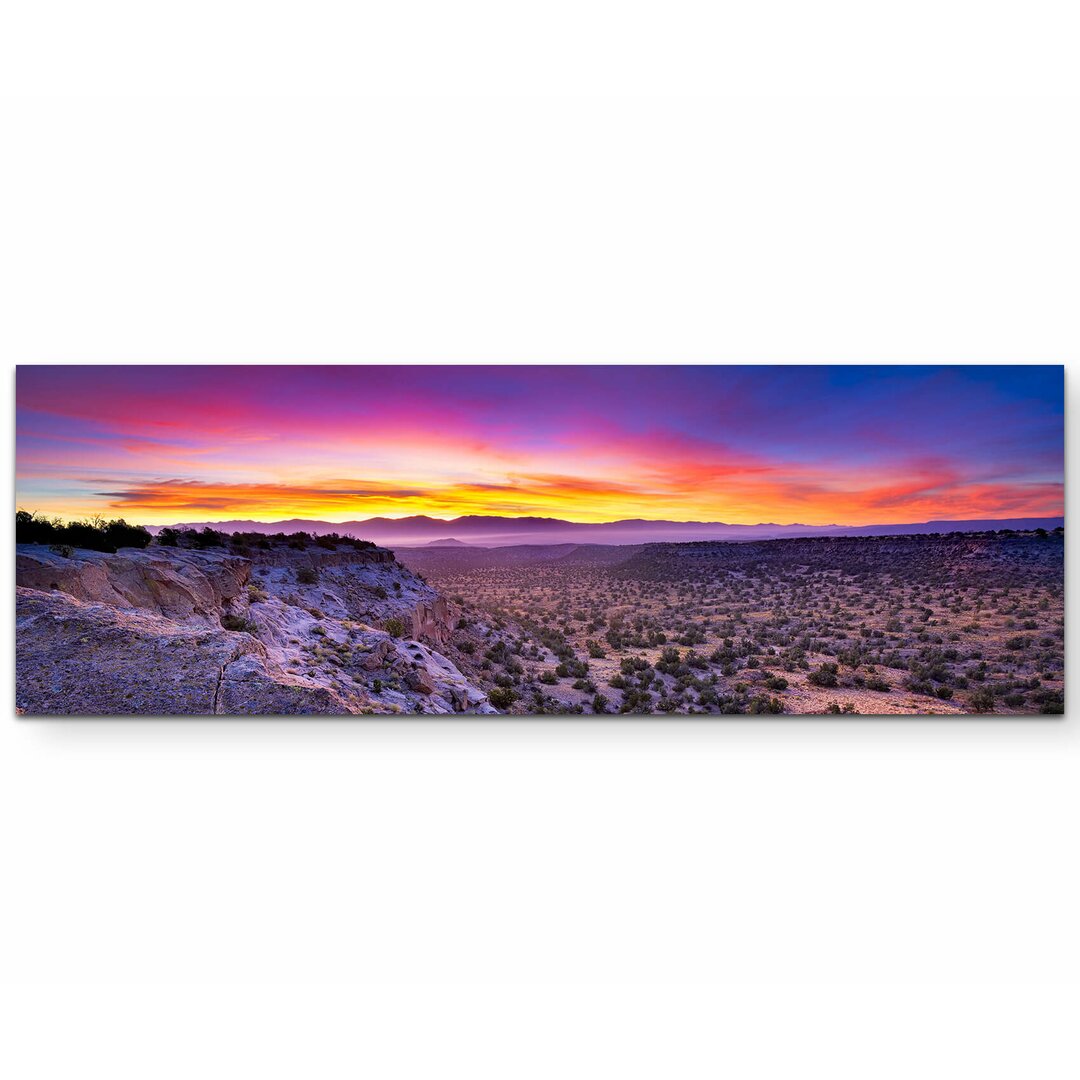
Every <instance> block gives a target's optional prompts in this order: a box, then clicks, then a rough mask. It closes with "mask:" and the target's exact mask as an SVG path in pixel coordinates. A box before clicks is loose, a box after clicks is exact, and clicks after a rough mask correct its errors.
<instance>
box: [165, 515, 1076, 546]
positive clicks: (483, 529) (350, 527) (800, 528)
mask: <svg viewBox="0 0 1080 1080" xmlns="http://www.w3.org/2000/svg"><path fill="white" fill-rule="evenodd" d="M1064 522H1065V519H1064V518H1063V517H1040V518H986V519H978V520H972V521H920V522H915V523H913V524H904V525H798V524H795V525H777V524H775V523H772V522H766V523H762V524H758V525H727V524H725V523H724V522H721V521H647V520H643V519H630V520H625V521H605V522H599V523H588V522H578V521H562V520H560V519H559V518H541V517H518V518H515V517H495V516H492V517H487V516H483V515H479V514H472V515H468V516H466V517H459V518H454V519H453V520H452V521H443V520H442V519H441V518H432V517H426V516H424V515H418V516H415V517H406V518H396V519H395V518H385V517H375V518H368V519H367V520H365V521H339V522H333V521H313V520H310V519H307V518H292V519H290V520H289V521H271V522H266V521H196V522H184V523H181V524H179V525H177V526H174V528H191V529H201V528H203V527H204V526H207V525H209V526H210V527H211V528H214V529H221V530H223V531H225V532H260V533H276V532H286V533H289V532H307V533H314V534H315V535H321V534H323V533H330V532H336V533H340V534H342V535H344V536H355V537H358V538H360V539H362V540H372V541H374V542H375V543H377V544H383V545H386V546H389V547H420V546H428V545H434V546H450V547H456V546H458V545H468V546H476V547H508V546H511V545H515V544H571V543H577V544H649V543H662V542H676V541H691V540H734V541H737V540H770V539H777V538H781V537H786V536H902V535H904V534H912V533H940V532H984V531H986V530H987V529H1037V528H1043V529H1054V528H1057V527H1058V526H1059V525H1064ZM163 527H164V526H150V531H151V532H152V533H158V532H160V531H161V529H162V528H163Z"/></svg>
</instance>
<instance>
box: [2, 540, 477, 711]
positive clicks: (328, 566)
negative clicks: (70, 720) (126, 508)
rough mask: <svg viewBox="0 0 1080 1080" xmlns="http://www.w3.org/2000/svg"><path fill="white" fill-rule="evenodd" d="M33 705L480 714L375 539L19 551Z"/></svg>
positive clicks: (22, 646) (20, 697)
mask: <svg viewBox="0 0 1080 1080" xmlns="http://www.w3.org/2000/svg"><path fill="white" fill-rule="evenodd" d="M16 584H17V585H18V589H17V601H16V665H17V666H16V705H17V707H18V708H19V710H20V711H22V712H25V713H30V714H98V715H115V714H129V713H137V714H151V715H167V714H179V713H184V714H195V715H201V714H206V715H215V714H225V715H239V714H276V713H292V714H308V713H369V714H384V713H452V712H493V711H494V710H493V709H492V707H491V705H490V704H489V703H488V701H487V698H486V696H485V694H484V693H483V692H482V691H481V690H480V689H478V688H477V687H476V686H475V685H474V684H473V683H471V682H470V681H469V679H467V678H466V677H465V676H464V675H463V674H462V673H461V672H460V671H459V670H458V668H457V667H456V666H455V665H454V664H453V663H452V662H451V661H450V660H448V659H447V658H446V657H445V656H444V655H442V654H441V653H440V652H438V651H437V649H438V648H439V647H442V646H445V645H446V644H447V642H449V641H450V640H451V637H452V635H453V627H454V623H455V618H454V613H453V612H452V611H451V608H450V605H448V604H447V602H446V600H445V599H444V598H442V597H441V596H439V595H438V593H437V592H436V591H435V590H434V589H432V588H431V587H430V586H429V585H427V584H426V583H424V582H423V581H422V580H421V579H420V578H418V577H417V576H416V575H414V574H413V573H411V572H410V571H408V570H406V569H405V568H404V567H402V566H401V565H400V564H399V563H397V562H396V560H395V559H394V558H393V555H392V553H390V552H388V551H384V550H380V549H374V550H371V549H365V550H355V549H352V548H346V549H341V550H339V549H330V550H327V549H323V548H318V547H311V548H308V549H306V550H293V549H290V548H284V547H283V548H278V549H273V550H270V551H259V552H254V553H252V555H251V557H241V556H237V555H234V554H229V553H227V552H225V551H224V550H213V549H212V550H206V551H193V550H184V549H178V548H161V547H151V548H147V549H145V550H139V549H123V550H121V551H120V552H118V553H116V554H113V555H108V554H102V553H100V552H90V551H82V550H78V551H75V552H73V553H72V554H71V555H70V556H69V555H67V554H66V553H62V552H57V551H53V550H50V549H49V548H47V547H43V546H40V545H20V546H19V547H18V549H17V553H16Z"/></svg>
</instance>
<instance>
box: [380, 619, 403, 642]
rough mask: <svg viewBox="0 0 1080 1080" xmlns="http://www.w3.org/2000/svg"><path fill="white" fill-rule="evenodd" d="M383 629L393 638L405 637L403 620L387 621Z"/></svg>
mask: <svg viewBox="0 0 1080 1080" xmlns="http://www.w3.org/2000/svg"><path fill="white" fill-rule="evenodd" d="M383 629H384V630H385V631H386V632H387V633H388V634H389V635H390V636H391V637H395V638H399V637H404V636H405V620H404V619H398V618H393V619H387V620H386V622H384V623H383Z"/></svg>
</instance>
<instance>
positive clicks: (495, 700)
mask: <svg viewBox="0 0 1080 1080" xmlns="http://www.w3.org/2000/svg"><path fill="white" fill-rule="evenodd" d="M517 697H518V695H517V693H516V692H515V691H514V690H512V689H511V688H510V687H509V686H496V687H495V688H494V689H493V690H490V691H488V701H490V702H491V704H492V705H494V706H495V708H496V709H509V708H510V706H511V705H513V704H514V702H515V701H517Z"/></svg>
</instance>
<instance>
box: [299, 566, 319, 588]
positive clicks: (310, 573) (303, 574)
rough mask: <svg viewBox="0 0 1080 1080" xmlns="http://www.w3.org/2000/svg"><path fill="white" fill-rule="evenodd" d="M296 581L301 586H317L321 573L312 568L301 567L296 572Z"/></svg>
mask: <svg viewBox="0 0 1080 1080" xmlns="http://www.w3.org/2000/svg"><path fill="white" fill-rule="evenodd" d="M296 580H297V583H298V584H300V585H315V584H316V583H317V582H318V580H319V572H318V571H317V570H316V569H315V568H314V567H312V566H301V567H300V569H299V570H297V571H296Z"/></svg>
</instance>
